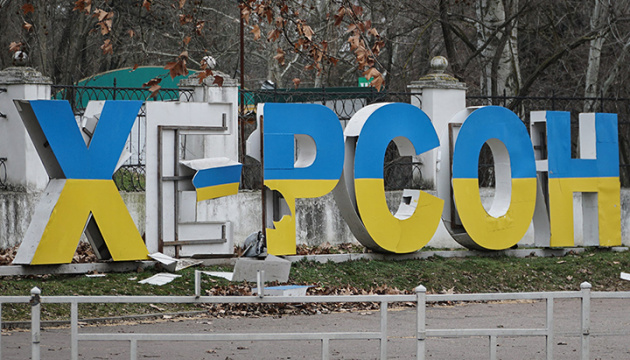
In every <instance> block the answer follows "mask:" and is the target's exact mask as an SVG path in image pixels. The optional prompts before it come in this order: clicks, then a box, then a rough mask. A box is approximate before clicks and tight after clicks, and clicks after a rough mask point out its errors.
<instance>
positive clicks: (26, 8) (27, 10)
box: [22, 4, 35, 15]
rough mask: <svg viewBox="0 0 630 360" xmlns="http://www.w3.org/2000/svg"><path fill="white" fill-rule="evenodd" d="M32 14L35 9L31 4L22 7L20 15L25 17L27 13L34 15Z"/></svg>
mask: <svg viewBox="0 0 630 360" xmlns="http://www.w3.org/2000/svg"><path fill="white" fill-rule="evenodd" d="M34 12H35V7H34V6H33V4H24V5H22V13H23V14H24V15H27V14H29V13H34Z"/></svg>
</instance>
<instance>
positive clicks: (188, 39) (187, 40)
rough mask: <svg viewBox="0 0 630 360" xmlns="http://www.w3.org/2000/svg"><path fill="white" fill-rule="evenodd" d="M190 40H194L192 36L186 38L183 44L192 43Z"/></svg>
mask: <svg viewBox="0 0 630 360" xmlns="http://www.w3.org/2000/svg"><path fill="white" fill-rule="evenodd" d="M190 40H192V38H191V37H190V36H186V37H185V38H184V40H182V42H183V43H184V45H188V44H189V43H190Z"/></svg>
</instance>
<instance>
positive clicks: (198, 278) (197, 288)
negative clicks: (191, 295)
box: [195, 270, 201, 298]
mask: <svg viewBox="0 0 630 360" xmlns="http://www.w3.org/2000/svg"><path fill="white" fill-rule="evenodd" d="M200 296H201V271H199V270H195V297H196V298H199V297H200Z"/></svg>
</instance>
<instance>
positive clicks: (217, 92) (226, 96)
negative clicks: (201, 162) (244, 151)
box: [178, 70, 239, 160]
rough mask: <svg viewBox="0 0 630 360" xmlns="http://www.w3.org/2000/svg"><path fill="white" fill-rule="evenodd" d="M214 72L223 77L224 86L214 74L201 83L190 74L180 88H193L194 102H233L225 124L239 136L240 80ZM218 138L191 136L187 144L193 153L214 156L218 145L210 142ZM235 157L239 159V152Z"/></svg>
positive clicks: (234, 134)
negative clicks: (217, 83)
mask: <svg viewBox="0 0 630 360" xmlns="http://www.w3.org/2000/svg"><path fill="white" fill-rule="evenodd" d="M213 73H214V74H215V75H217V76H221V77H222V78H223V84H222V86H218V85H216V84H214V80H215V78H214V76H208V77H207V78H205V79H203V81H202V82H201V83H199V79H198V78H197V77H196V76H190V77H188V78H186V79H182V80H181V81H180V82H179V84H178V85H179V87H180V88H192V89H193V101H194V102H206V103H228V104H231V109H230V114H229V116H228V118H227V119H226V124H225V126H227V127H228V131H229V133H230V134H231V135H232V136H236V137H238V136H239V135H238V134H239V133H238V82H237V81H236V80H235V79H234V78H232V77H230V76H229V75H228V74H225V73H223V72H221V71H218V70H213ZM216 140H217V139H216V138H212V136H210V137H208V136H206V137H205V139H202V138H199V137H197V138H195V137H191V138H190V139H188V140H187V143H186V146H187V148H188V150H189V151H190V152H191V153H193V154H201V155H200V156H198V157H214V156H216V154H213V153H212V152H213V149H215V148H216V146H214V147H213V146H210V144H209V143H210V142H212V141H215V142H216ZM234 159H235V160H237V159H238V153H237V154H236V155H235V158H234Z"/></svg>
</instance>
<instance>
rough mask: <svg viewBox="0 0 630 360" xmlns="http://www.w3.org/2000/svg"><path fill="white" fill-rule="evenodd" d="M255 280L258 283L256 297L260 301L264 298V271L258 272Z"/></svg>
mask: <svg viewBox="0 0 630 360" xmlns="http://www.w3.org/2000/svg"><path fill="white" fill-rule="evenodd" d="M256 280H257V283H258V297H259V298H261V299H262V298H263V297H264V296H265V270H258V272H257V273H256Z"/></svg>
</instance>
